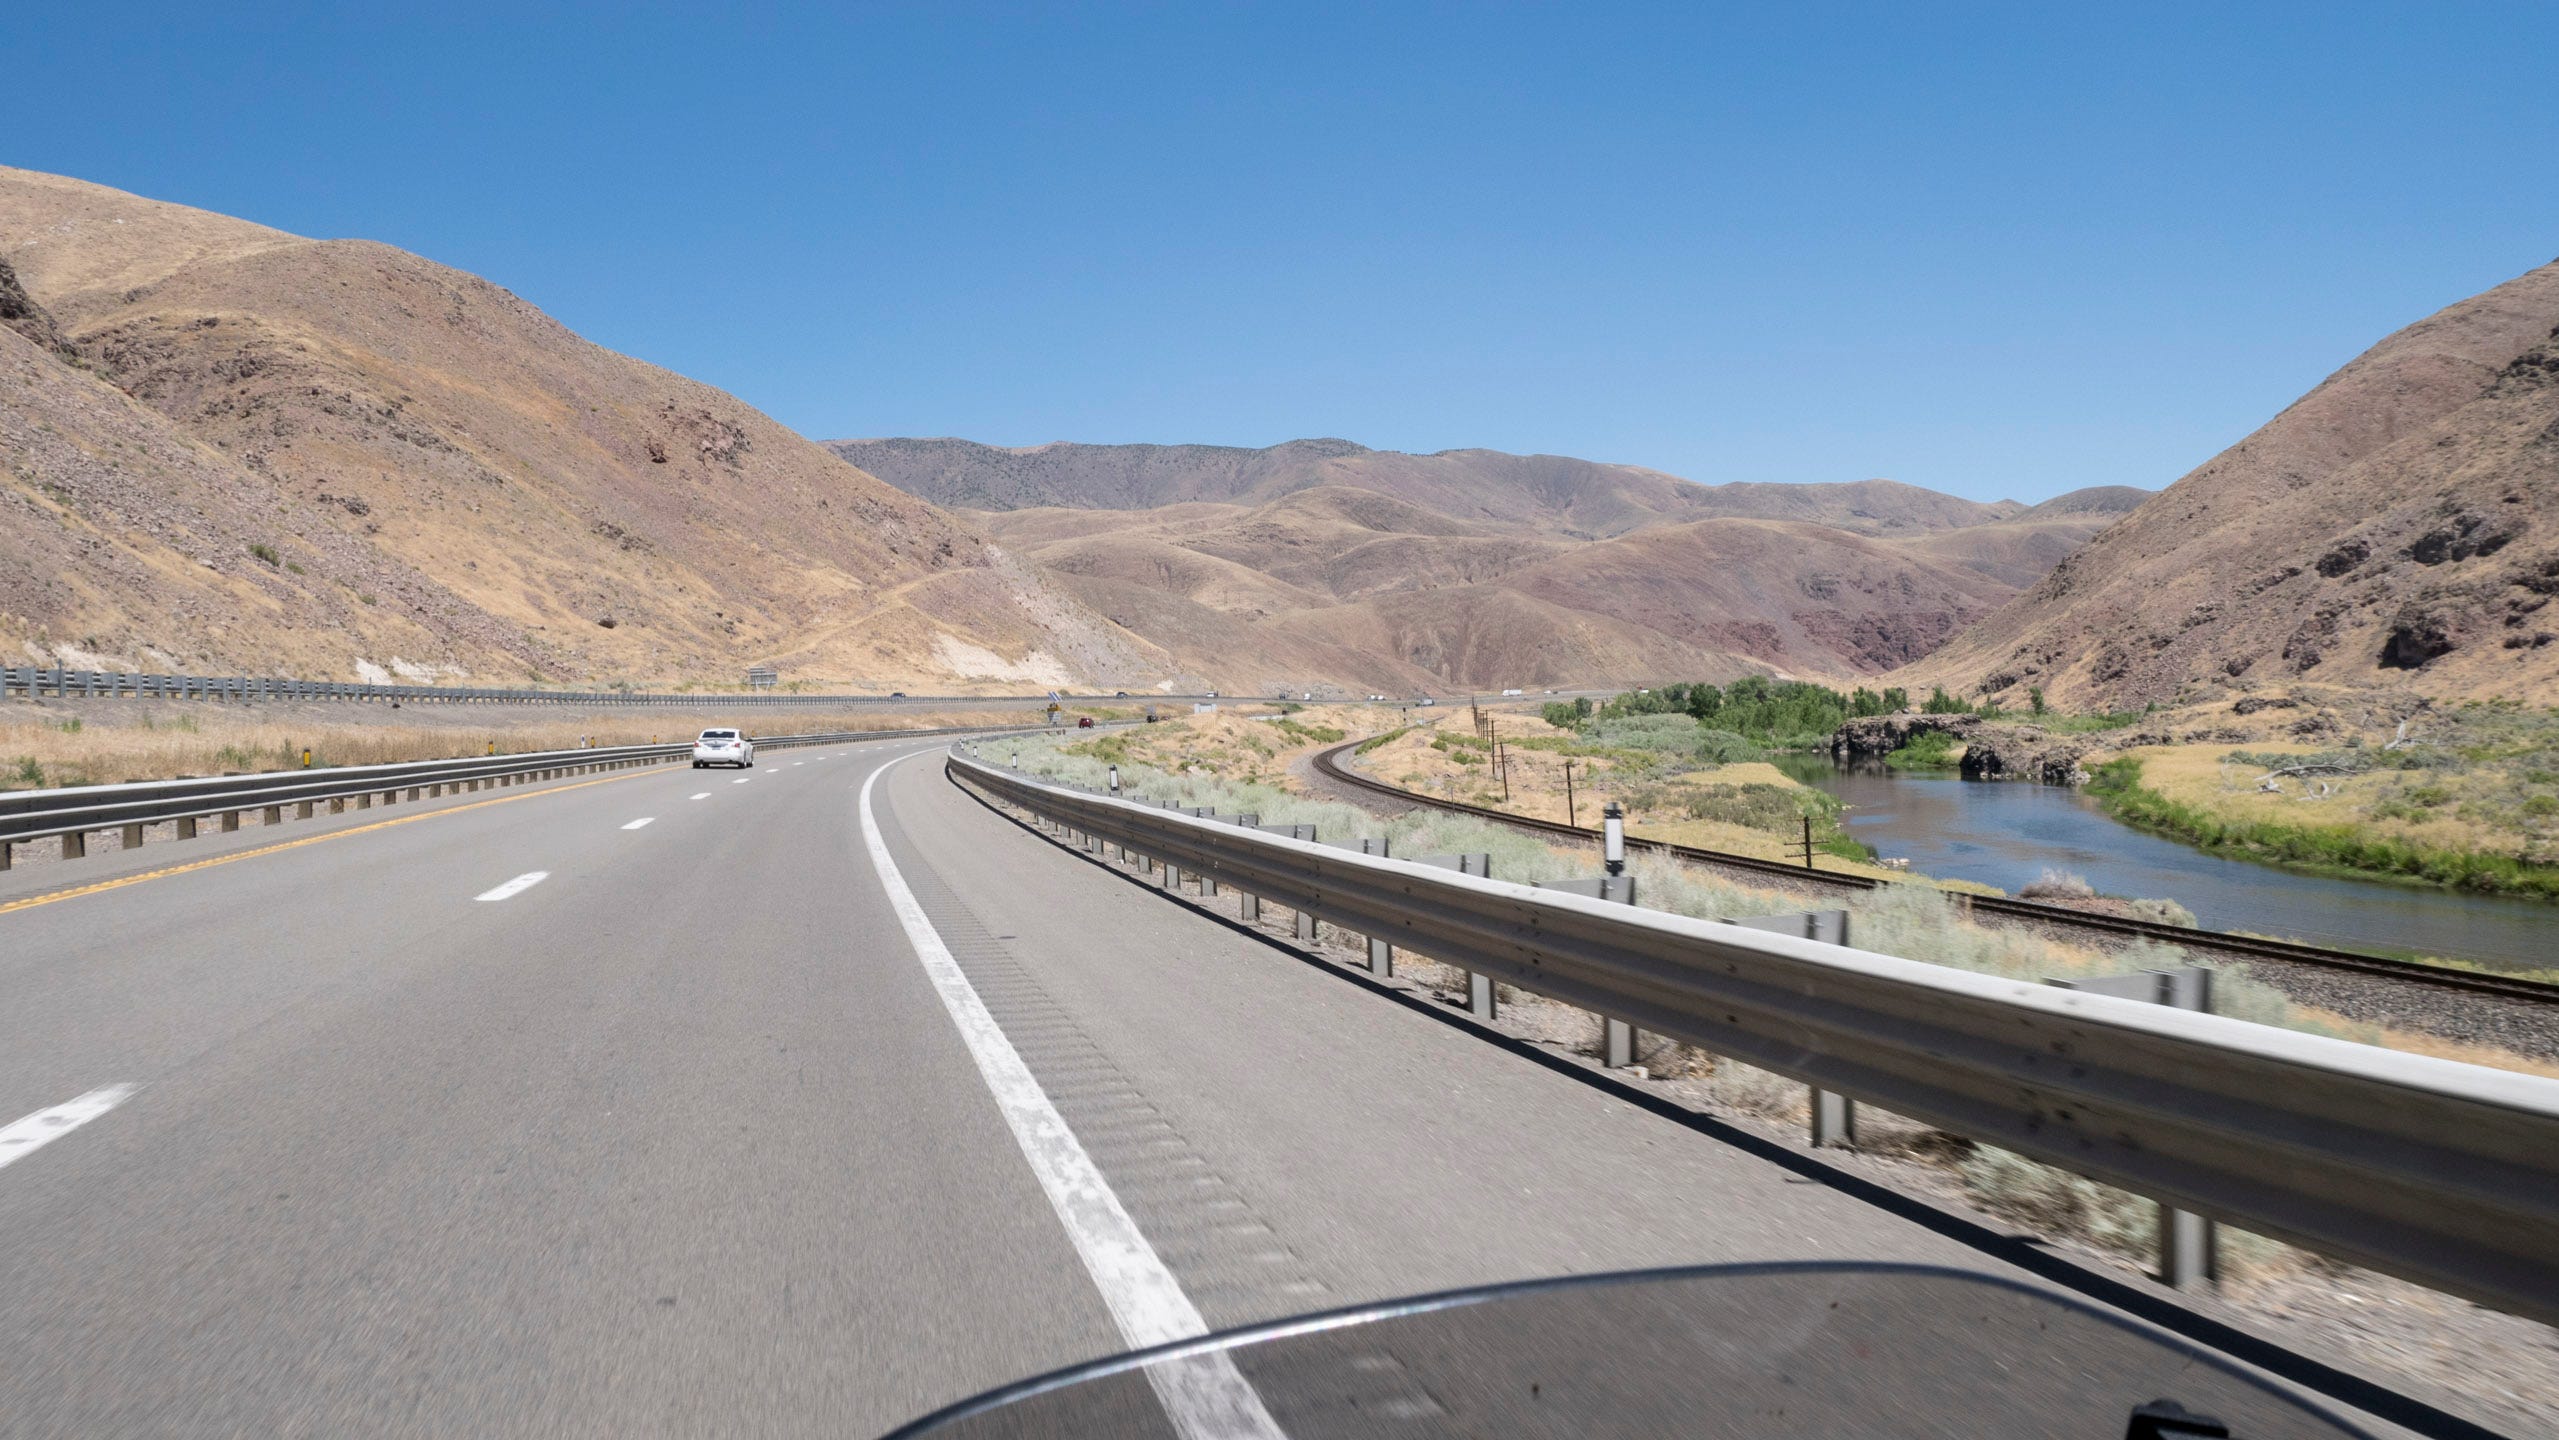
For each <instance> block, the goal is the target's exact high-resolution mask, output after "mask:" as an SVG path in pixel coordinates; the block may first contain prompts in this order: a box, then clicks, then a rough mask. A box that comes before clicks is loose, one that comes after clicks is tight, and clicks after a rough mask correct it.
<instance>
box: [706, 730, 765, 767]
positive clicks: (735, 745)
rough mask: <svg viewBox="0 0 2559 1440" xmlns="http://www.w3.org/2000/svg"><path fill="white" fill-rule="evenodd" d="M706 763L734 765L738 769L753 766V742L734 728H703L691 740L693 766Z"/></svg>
mask: <svg viewBox="0 0 2559 1440" xmlns="http://www.w3.org/2000/svg"><path fill="white" fill-rule="evenodd" d="M706 765H734V766H736V767H737V768H739V769H740V770H752V769H754V768H755V742H754V741H752V740H749V739H747V738H746V737H745V736H744V735H741V734H739V733H738V732H737V731H735V730H705V731H703V732H702V733H701V734H700V735H698V736H696V737H695V738H694V741H693V768H694V769H696V770H699V769H701V768H703V767H704V766H706Z"/></svg>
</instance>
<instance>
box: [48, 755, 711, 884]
mask: <svg viewBox="0 0 2559 1440" xmlns="http://www.w3.org/2000/svg"><path fill="white" fill-rule="evenodd" d="M659 773H661V772H659V771H655V770H634V771H632V772H631V773H630V774H628V775H606V776H603V777H601V778H600V779H595V780H580V781H577V782H575V783H573V784H568V785H554V786H552V787H550V788H549V789H546V790H532V791H527V792H526V793H524V794H522V795H500V796H498V797H496V798H495V799H491V800H474V801H472V802H471V803H470V804H468V805H453V806H448V807H446V808H445V809H442V810H429V811H426V812H425V813H423V814H418V815H403V816H401V817H400V818H398V819H396V820H376V821H374V822H373V823H372V824H370V825H358V826H356V827H354V828H353V829H349V830H332V831H330V832H329V833H328V834H326V835H305V836H303V837H302V838H301V839H299V840H286V841H283V842H281V843H279V844H274V845H261V846H259V847H258V848H257V849H255V850H241V851H237V852H235V853H233V854H229V855H215V856H212V857H210V858H208V859H204V860H190V861H188V862H187V863H186V864H184V865H172V866H169V867H168V868H167V869H165V870H145V871H143V872H142V873H141V874H139V875H123V876H118V877H117V878H115V879H113V880H100V881H98V882H97V883H95V884H93V885H82V886H79V887H77V888H74V889H70V890H55V891H52V892H50V893H48V894H43V895H30V896H28V897H27V898H25V899H23V900H11V901H8V902H6V903H5V904H0V915H6V914H8V913H9V912H10V911H12V910H32V909H34V908H35V907H37V906H38V905H51V904H53V903H55V902H56V901H61V900H77V899H79V898H80V897H81V896H83V895H97V894H101V893H103V892H105V891H108V890H121V889H123V888H124V887H125V886H127V885H139V884H141V883H142V882H143V881H145V880H162V879H166V878H168V877H169V876H171V875H184V874H186V873H187V872H188V871H190V870H210V869H212V868H213V867H214V866H216V865H228V864H230V863H231V862H232V861H234V860H254V859H256V858H257V857H258V856H260V855H273V854H275V853H276V852H277V851H279V850H298V849H300V848H301V847H303V846H305V845H317V844H319V843H320V842H321V841H323V840H344V839H345V838H347V837H348V836H350V835H364V834H369V833H371V832H373V831H375V830H388V829H390V828H391V827H392V826H394V825H412V824H415V823H417V822H418V821H420V820H440V819H442V818H444V817H445V816H447V815H459V814H462V813H463V812H464V811H466V810H480V809H485V808H487V807H488V806H491V805H506V804H511V803H513V802H514V801H517V800H538V799H540V798H541V797H543V796H545V795H565V794H567V793H568V792H570V791H572V790H584V789H585V788H587V787H588V786H590V785H610V784H612V783H613V782H614V781H616V780H637V779H639V778H640V777H642V776H644V775H655V774H659ZM287 803H288V804H289V803H292V802H289V801H288V802H287ZM243 808H244V809H251V810H254V809H257V808H258V807H257V806H254V805H251V806H244V807H243Z"/></svg>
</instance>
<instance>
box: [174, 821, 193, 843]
mask: <svg viewBox="0 0 2559 1440" xmlns="http://www.w3.org/2000/svg"><path fill="white" fill-rule="evenodd" d="M178 838H179V839H181V840H193V839H194V838H195V817H194V816H193V815H181V816H179V817H178Z"/></svg>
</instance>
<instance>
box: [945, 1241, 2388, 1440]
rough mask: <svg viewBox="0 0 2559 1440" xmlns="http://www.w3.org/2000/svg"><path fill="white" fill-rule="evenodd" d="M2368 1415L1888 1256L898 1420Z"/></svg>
mask: <svg viewBox="0 0 2559 1440" xmlns="http://www.w3.org/2000/svg"><path fill="white" fill-rule="evenodd" d="M2363 1434H2364V1432H2363V1431H2360V1430H2357V1429H2355V1428H2353V1427H2351V1426H2349V1425H2347V1424H2345V1423H2344V1422H2342V1421H2340V1420H2338V1419H2336V1418H2334V1417H2332V1416H2330V1415H2328V1414H2327V1413H2326V1412H2324V1411H2322V1410H2320V1409H2318V1408H2316V1407H2315V1406H2313V1405H2311V1404H2309V1403H2308V1402H2306V1401H2303V1400H2300V1399H2296V1398H2293V1397H2291V1396H2290V1395H2288V1394H2286V1393H2285V1392H2282V1391H2279V1390H2277V1389H2275V1388H2274V1387H2272V1386H2271V1385H2268V1384H2266V1383H2264V1382H2261V1381H2259V1380H2257V1379H2255V1378H2253V1377H2251V1376H2248V1375H2246V1374H2244V1373H2242V1372H2241V1371H2239V1370H2238V1369H2237V1368H2235V1367H2233V1366H2231V1365H2229V1364H2228V1363H2226V1362H2224V1361H2221V1360H2219V1359H2216V1358H2214V1357H2212V1356H2210V1355H2208V1354H2206V1353H2205V1352H2202V1351H2200V1350H2198V1349H2196V1348H2194V1347H2192V1346H2190V1345H2188V1344H2187V1343H2186V1342H2183V1341H2180V1340H2177V1339H2175V1338H2173V1337H2171V1336H2169V1335H2167V1334H2165V1333H2164V1332H2160V1331H2156V1330H2152V1329H2149V1328H2147V1327H2143V1326H2138V1325H2135V1324H2132V1323H2129V1322H2126V1321H2123V1320H2120V1319H2117V1318H2114V1317H2111V1316H2108V1315H2106V1314H2103V1313H2101V1312H2099V1311H2097V1310H2094V1309H2091V1308H2089V1307H2088V1306H2086V1305H2083V1304H2080V1303H2078V1302H2076V1301H2072V1300H2068V1299H2065V1298H2063V1297H2061V1296H2059V1295H2056V1294H2053V1293H2050V1292H2047V1291H2042V1290H2036V1289H2030V1288H2027V1287H2025V1286H2022V1285H2017V1284H2012V1283H2010V1282H2007V1281H2004V1280H1997V1279H1992V1278H1990V1277H1986V1276H1978V1275H1969V1274H1965V1273H1962V1272H1958V1271H1951V1270H1934V1269H1923V1268H1917V1267H1905V1266H1855V1265H1774V1266H1738V1267H1721V1268H1714V1269H1691V1270H1673V1271H1647V1272H1639V1273H1633V1274H1625V1275H1609V1276H1598V1277H1591V1278H1586V1279H1576V1280H1564V1281H1540V1282H1534V1283H1531V1284H1526V1285H1515V1286H1503V1287H1495V1288H1492V1289H1488V1290H1478V1291H1467V1292H1461V1293H1457V1294H1453V1295H1444V1296H1436V1297H1431V1298H1427V1299H1422V1300H1415V1301H1406V1302H1398V1303H1393V1304H1388V1305H1381V1306H1374V1307H1368V1308H1365V1309H1360V1310H1352V1311H1341V1312H1336V1313H1333V1314H1329V1315H1322V1316H1314V1317H1309V1318H1307V1319H1304V1320H1298V1321H1288V1322H1282V1323H1280V1324H1277V1325H1267V1326H1258V1327H1254V1328H1251V1329H1247V1330H1240V1331H1233V1332H1228V1333H1226V1334H1223V1335H1214V1336H1208V1337H1205V1338H1203V1339H1201V1340H1198V1341H1193V1342H1188V1343H1186V1344H1183V1345H1179V1346H1167V1347H1163V1348H1162V1349H1159V1350H1155V1351H1149V1352H1143V1353H1140V1354H1138V1355H1133V1356H1124V1357H1120V1358H1118V1359H1115V1360H1108V1361H1102V1362H1098V1363H1096V1364H1093V1365H1088V1366H1082V1367H1079V1368H1077V1369H1074V1370H1069V1371H1065V1372H1061V1373H1060V1374H1057V1375H1053V1376H1047V1377H1043V1378H1041V1379H1037V1380H1032V1381H1026V1382H1024V1383H1022V1384H1019V1385H1015V1386H1010V1387H1007V1388H1006V1389H1003V1390H999V1391H995V1392H992V1393H991V1394H989V1395H986V1396H982V1397H980V1398H978V1399H976V1400H973V1401H968V1402H965V1403H963V1404H961V1405H957V1406H954V1407H952V1408H951V1409H949V1410H946V1411H943V1412H942V1413H940V1414H938V1415H934V1416H930V1417H927V1418H925V1419H923V1420H920V1421H917V1422H916V1423H914V1424H913V1425H910V1426H908V1427H907V1428H905V1429H903V1430H900V1431H898V1432H897V1437H931V1440H990V1437H997V1436H1085V1435H1112V1436H1161V1437H1181V1440H1205V1437H1219V1440H1228V1437H1233V1440H1271V1437H1278V1436H1289V1437H1294V1440H1334V1437H1351V1436H1362V1437H1369V1436H1413V1437H1438V1436H1524V1437H1550V1436H1551V1437H1555V1440H1595V1437H1614V1436H1626V1437H1641V1440H1668V1437H1675V1436H1676V1437H1707V1436H1736V1437H1751V1440H1766V1437H1806V1440H1810V1437H1824V1440H1836V1437H1865V1436H1875V1437H1881V1436H1895V1437H1901V1436H1946V1437H1950V1440H1952V1437H1962V1440H2006V1437H2015V1440H2030V1437H2031V1440H2058V1437H2076V1436H2086V1437H2090V1440H2119V1437H2125V1436H2132V1437H2144V1436H2161V1437H2169V1436H2177V1437H2183V1436H2199V1435H2230V1436H2237V1437H2247V1440H2256V1437H2269V1436H2286V1437H2315V1440H2332V1437H2346V1436H2357V1437H2360V1436H2362V1435H2363Z"/></svg>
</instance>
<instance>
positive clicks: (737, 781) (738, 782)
mask: <svg viewBox="0 0 2559 1440" xmlns="http://www.w3.org/2000/svg"><path fill="white" fill-rule="evenodd" d="M753 778H754V777H753V776H750V775H740V776H739V777H737V778H736V779H735V780H732V781H730V782H729V783H730V784H732V785H743V784H745V783H746V782H747V781H749V780H751V779H753Z"/></svg>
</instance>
